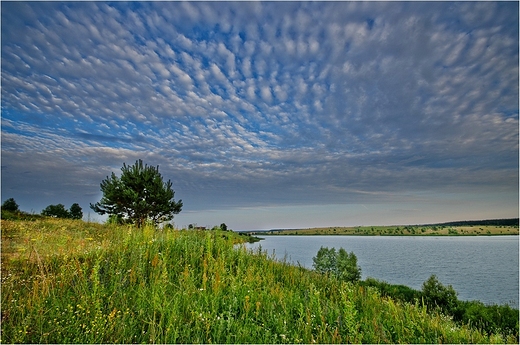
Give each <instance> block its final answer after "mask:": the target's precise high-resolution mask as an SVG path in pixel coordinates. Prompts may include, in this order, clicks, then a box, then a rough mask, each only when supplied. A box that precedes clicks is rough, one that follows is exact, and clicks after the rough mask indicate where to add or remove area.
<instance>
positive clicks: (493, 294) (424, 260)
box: [246, 235, 519, 308]
mask: <svg viewBox="0 0 520 345" xmlns="http://www.w3.org/2000/svg"><path fill="white" fill-rule="evenodd" d="M260 236H261V235H260ZM259 246H261V247H262V250H264V251H267V252H268V254H273V253H274V255H275V256H276V258H277V259H279V260H283V259H284V257H285V258H286V259H287V261H288V262H292V263H294V264H298V263H299V264H300V265H302V266H304V267H307V268H312V263H313V261H312V258H313V257H314V256H316V253H317V252H318V250H319V249H320V247H321V246H323V247H329V248H331V247H335V248H336V249H339V248H340V247H343V248H344V249H345V250H346V251H347V252H354V253H355V254H356V256H357V258H358V265H359V266H360V267H361V272H362V279H365V278H367V277H372V278H376V279H378V280H384V281H386V282H388V283H391V284H401V285H406V286H409V287H411V288H414V289H417V290H421V289H422V284H423V282H424V281H425V280H427V279H428V278H429V277H430V276H431V275H432V274H435V275H436V276H437V278H438V279H439V281H440V282H441V283H442V284H443V285H446V286H447V285H452V286H453V288H454V289H455V291H457V293H458V298H459V300H480V301H482V302H484V303H485V304H509V305H510V306H512V307H514V308H518V300H519V290H518V271H519V268H518V247H519V241H518V236H471V237H469V236H468V237H463V236H265V240H262V241H260V242H257V243H252V244H247V245H246V247H247V248H251V249H256V248H258V247H259Z"/></svg>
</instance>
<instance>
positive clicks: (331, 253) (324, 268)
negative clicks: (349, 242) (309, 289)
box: [312, 247, 361, 282]
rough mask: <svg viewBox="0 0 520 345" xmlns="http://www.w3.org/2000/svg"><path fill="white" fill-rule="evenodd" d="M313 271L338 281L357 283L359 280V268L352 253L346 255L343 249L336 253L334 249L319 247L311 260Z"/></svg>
mask: <svg viewBox="0 0 520 345" xmlns="http://www.w3.org/2000/svg"><path fill="white" fill-rule="evenodd" d="M312 261H313V262H314V263H313V264H312V266H313V267H314V269H315V270H316V271H318V272H320V273H323V274H330V275H333V276H335V277H337V278H338V279H340V280H344V281H348V282H357V281H359V279H361V268H360V267H359V266H358V264H357V257H356V255H355V254H354V253H353V252H350V253H347V251H346V250H345V249H343V248H340V249H339V251H337V252H336V249H335V248H331V249H329V248H327V247H321V248H320V250H318V253H317V254H316V256H315V257H313V258H312Z"/></svg>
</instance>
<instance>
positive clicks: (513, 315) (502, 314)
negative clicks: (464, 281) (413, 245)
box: [360, 277, 519, 338]
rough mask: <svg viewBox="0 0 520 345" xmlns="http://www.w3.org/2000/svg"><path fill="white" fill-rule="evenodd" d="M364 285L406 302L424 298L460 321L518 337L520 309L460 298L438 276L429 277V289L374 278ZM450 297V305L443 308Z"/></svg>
mask: <svg viewBox="0 0 520 345" xmlns="http://www.w3.org/2000/svg"><path fill="white" fill-rule="evenodd" d="M360 284H361V285H362V286H367V287H375V288H377V289H378V290H379V291H380V293H381V295H382V296H386V297H390V298H392V299H395V300H399V301H402V302H405V303H419V302H421V301H423V300H424V301H425V302H426V303H427V305H429V307H428V308H429V310H430V311H433V310H439V311H441V312H442V313H444V314H446V315H449V316H450V317H453V320H454V321H456V322H457V323H458V324H460V325H471V326H473V327H476V328H478V329H480V330H482V331H483V332H486V333H487V334H501V335H502V336H503V337H504V338H508V337H512V338H518V331H519V330H518V324H519V314H518V309H513V308H511V307H510V306H508V305H502V306H498V305H485V304H484V303H482V302H479V301H458V300H456V297H455V296H454V291H450V290H453V289H452V288H451V287H445V286H443V285H442V284H441V283H440V282H438V281H437V279H436V278H435V277H433V278H432V277H430V278H429V279H428V280H427V281H426V282H425V283H424V285H426V293H424V292H421V291H417V290H414V289H412V288H410V287H407V286H404V285H393V284H389V283H387V282H382V281H379V280H377V279H374V278H367V279H366V280H365V281H363V282H361V283H360ZM450 288H451V289H450ZM446 300H451V303H448V304H450V305H451V308H446V307H444V308H441V307H439V305H446Z"/></svg>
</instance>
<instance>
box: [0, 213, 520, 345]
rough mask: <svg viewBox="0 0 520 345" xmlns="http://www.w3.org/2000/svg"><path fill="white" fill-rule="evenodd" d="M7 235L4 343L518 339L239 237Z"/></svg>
mask: <svg viewBox="0 0 520 345" xmlns="http://www.w3.org/2000/svg"><path fill="white" fill-rule="evenodd" d="M82 224H84V225H82ZM107 227H109V228H110V230H111V231H107ZM42 228H45V231H41V230H40V229H42ZM6 235H9V236H10V240H9V241H11V244H13V245H14V247H13V248H15V252H16V253H17V255H15V256H13V257H11V258H10V259H9V260H5V261H4V260H3V266H2V282H1V283H2V294H1V299H2V300H1V302H2V323H1V328H2V329H1V330H2V332H1V339H0V341H1V342H2V343H479V342H480V343H503V342H517V340H516V339H515V338H514V337H509V338H505V337H502V336H500V335H486V334H483V333H482V332H479V331H478V330H476V329H472V328H469V327H467V326H464V325H457V324H455V323H454V322H453V321H451V320H450V319H449V318H446V317H444V316H442V315H440V314H438V313H436V312H432V313H428V312H427V310H426V308H425V307H423V306H421V305H419V304H418V303H401V302H399V301H395V300H393V299H390V298H387V297H382V296H381V294H380V293H379V292H378V291H377V290H376V289H374V288H371V287H363V286H359V285H354V284H351V283H347V282H344V281H340V280H338V279H336V278H334V277H329V276H327V275H322V274H317V273H316V272H314V271H310V270H307V269H304V268H301V267H296V266H292V265H289V264H288V263H285V262H277V261H274V260H273V259H272V258H271V257H269V256H268V255H267V254H265V253H263V252H261V251H256V252H250V251H247V250H245V249H244V248H242V247H240V246H238V247H237V246H236V245H235V243H236V242H235V238H234V237H232V235H233V233H231V232H221V231H173V230H164V231H161V232H157V231H155V228H153V227H147V226H145V227H144V228H143V231H139V232H135V231H132V230H131V228H129V227H128V226H113V225H104V226H102V225H98V224H87V223H82V222H75V221H74V222H73V221H70V220H57V219H45V220H44V221H41V222H32V223H27V222H26V223H22V222H9V221H7V222H5V223H4V221H2V246H5V243H6V241H4V236H6ZM238 237H239V236H238ZM32 239H35V241H33V240H32ZM9 241H7V242H9ZM25 243H27V245H25ZM49 243H52V244H53V245H52V246H51V245H49ZM57 247H58V249H57ZM9 248H11V247H9ZM21 249H24V250H21ZM8 252H10V251H8ZM2 255H5V253H4V252H2ZM4 263H6V265H5V266H4Z"/></svg>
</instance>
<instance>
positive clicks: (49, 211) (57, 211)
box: [42, 204, 71, 218]
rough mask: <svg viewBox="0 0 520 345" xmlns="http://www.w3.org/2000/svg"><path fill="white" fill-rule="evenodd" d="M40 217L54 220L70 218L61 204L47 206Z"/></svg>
mask: <svg viewBox="0 0 520 345" xmlns="http://www.w3.org/2000/svg"><path fill="white" fill-rule="evenodd" d="M42 216H47V217H56V218H71V215H70V213H69V211H68V210H67V209H66V208H65V206H64V205H63V204H58V205H49V206H47V207H46V208H44V209H43V210H42Z"/></svg>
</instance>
